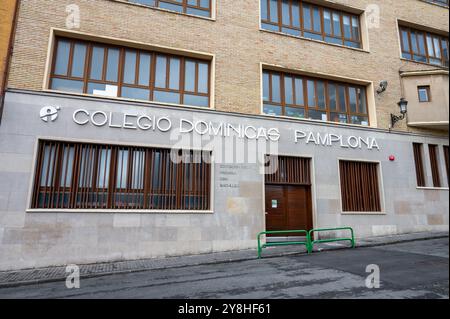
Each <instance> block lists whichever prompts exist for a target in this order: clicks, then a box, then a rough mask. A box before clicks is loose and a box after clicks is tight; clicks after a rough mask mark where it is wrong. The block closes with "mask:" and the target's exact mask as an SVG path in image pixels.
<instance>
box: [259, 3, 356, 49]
mask: <svg viewBox="0 0 450 319" xmlns="http://www.w3.org/2000/svg"><path fill="white" fill-rule="evenodd" d="M261 26H262V28H263V29H265V30H271V31H277V32H282V33H287V34H290V35H294V36H301V37H305V38H310V39H315V40H320V41H325V42H328V43H335V44H341V45H345V46H349V47H353V48H361V47H362V45H361V31H360V22H359V16H357V15H354V14H350V13H345V12H342V11H339V10H334V9H329V8H326V7H322V6H317V5H313V4H309V3H306V2H304V1H299V0H261Z"/></svg>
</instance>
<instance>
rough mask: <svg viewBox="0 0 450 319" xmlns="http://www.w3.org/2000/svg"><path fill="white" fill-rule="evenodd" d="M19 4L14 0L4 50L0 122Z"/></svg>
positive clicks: (0, 89) (17, 0)
mask: <svg viewBox="0 0 450 319" xmlns="http://www.w3.org/2000/svg"><path fill="white" fill-rule="evenodd" d="M19 6H20V0H16V3H15V6H14V13H13V21H12V26H11V33H10V35H9V43H8V50H7V52H6V61H5V72H4V73H3V81H2V86H1V87H0V124H1V122H2V115H3V106H4V103H5V91H6V82H7V81H8V75H9V68H10V62H11V56H12V53H13V46H14V39H15V34H16V27H17V19H18V16H19Z"/></svg>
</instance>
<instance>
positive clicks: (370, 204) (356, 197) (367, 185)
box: [339, 159, 382, 213]
mask: <svg viewBox="0 0 450 319" xmlns="http://www.w3.org/2000/svg"><path fill="white" fill-rule="evenodd" d="M351 164H353V165H352V166H353V167H351V168H349V166H351ZM346 165H347V166H346ZM363 168H370V171H368V172H367V174H366V175H361V176H359V175H356V174H358V173H360V172H361V171H362V169H363ZM344 170H351V172H352V173H353V176H350V177H348V176H347V175H346V174H345V171H344ZM339 178H340V181H339V183H340V189H341V203H342V212H343V213H382V195H381V193H382V192H381V185H380V178H381V174H380V163H379V162H368V161H354V160H346V159H339ZM361 187H363V189H360V188H361ZM348 189H351V191H349V190H348ZM357 191H360V192H361V193H357Z"/></svg>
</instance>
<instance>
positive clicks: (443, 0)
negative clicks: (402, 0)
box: [422, 0, 449, 8]
mask: <svg viewBox="0 0 450 319" xmlns="http://www.w3.org/2000/svg"><path fill="white" fill-rule="evenodd" d="M422 1H423V2H427V3H431V4H435V5H438V6H441V7H446V8H448V6H449V5H448V3H449V0H422Z"/></svg>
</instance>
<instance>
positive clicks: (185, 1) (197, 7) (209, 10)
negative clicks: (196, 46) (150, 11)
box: [124, 0, 213, 18]
mask: <svg viewBox="0 0 450 319" xmlns="http://www.w3.org/2000/svg"><path fill="white" fill-rule="evenodd" d="M124 1H127V2H130V3H135V4H140V5H142V6H146V7H151V8H160V9H163V10H169V11H172V12H178V13H183V14H188V15H194V16H197V17H201V18H211V16H212V9H213V8H212V5H213V3H212V2H213V0H208V1H209V8H204V7H201V6H200V0H194V1H196V2H197V5H191V4H189V3H188V0H182V2H181V3H180V2H177V1H174V0H154V1H155V4H154V5H149V4H143V3H139V2H133V1H130V0H124ZM135 1H136V0H135ZM161 2H165V3H169V4H172V5H176V6H179V7H180V8H181V9H182V12H179V11H176V10H170V9H166V8H161V6H160V3H161ZM188 9H195V10H200V11H204V12H207V13H209V15H208V16H202V15H198V14H195V13H188V12H187V11H188Z"/></svg>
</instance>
